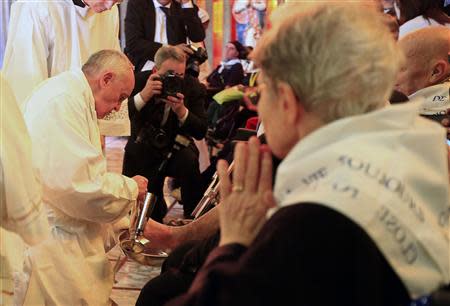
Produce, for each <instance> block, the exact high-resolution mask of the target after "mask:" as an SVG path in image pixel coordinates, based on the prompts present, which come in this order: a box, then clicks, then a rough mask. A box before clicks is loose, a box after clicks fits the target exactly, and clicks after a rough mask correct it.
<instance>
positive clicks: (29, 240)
mask: <svg viewBox="0 0 450 306" xmlns="http://www.w3.org/2000/svg"><path fill="white" fill-rule="evenodd" d="M0 88H1V90H0V108H1V110H2V111H1V112H0V126H1V129H0V139H1V142H0V212H1V215H0V217H1V219H0V220H1V221H0V237H1V239H0V243H1V246H0V255H1V256H0V271H1V275H0V288H1V289H2V292H1V295H0V304H1V305H12V304H13V301H14V300H15V301H16V302H18V300H19V299H20V298H19V296H18V295H20V294H21V293H22V294H23V291H26V290H27V288H17V287H15V286H14V284H17V283H18V278H19V279H20V278H21V275H20V273H21V272H20V271H22V266H23V264H24V254H23V252H24V250H25V245H24V243H25V244H27V245H28V246H33V245H36V244H38V243H40V242H42V241H44V240H46V239H47V238H48V237H49V236H50V226H49V224H48V221H47V214H46V212H45V209H44V205H43V203H42V197H41V186H40V183H39V180H38V177H37V173H36V172H35V171H34V168H33V165H32V157H31V152H32V149H31V141H30V137H29V136H28V131H27V128H26V126H25V122H24V120H23V117H22V113H21V112H20V110H19V107H18V105H17V103H16V100H15V98H14V94H13V92H12V91H11V89H10V88H9V85H8V84H7V82H6V81H5V79H4V78H3V76H2V74H0ZM20 291H22V292H20ZM28 302H30V305H31V304H33V305H38V304H39V302H40V301H36V300H30V301H28ZM19 304H20V303H19Z"/></svg>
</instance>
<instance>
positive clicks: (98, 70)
mask: <svg viewBox="0 0 450 306" xmlns="http://www.w3.org/2000/svg"><path fill="white" fill-rule="evenodd" d="M81 69H82V70H83V73H84V75H85V76H86V78H87V80H88V82H89V85H90V87H91V89H92V94H93V96H94V100H95V111H96V112H97V118H99V119H101V118H104V117H105V116H106V115H107V114H108V113H110V112H111V111H113V110H115V111H118V110H119V109H120V105H121V103H122V101H123V100H125V99H126V98H128V97H129V96H130V94H131V92H132V91H133V88H134V74H133V65H132V64H131V62H130V61H129V60H128V58H127V57H126V56H125V54H123V53H122V52H119V51H115V50H102V51H99V52H97V53H94V54H93V55H91V57H90V58H89V59H88V61H87V62H86V63H85V64H84V65H83V67H82V68H81Z"/></svg>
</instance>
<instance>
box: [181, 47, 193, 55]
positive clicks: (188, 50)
mask: <svg viewBox="0 0 450 306" xmlns="http://www.w3.org/2000/svg"><path fill="white" fill-rule="evenodd" d="M183 50H184V52H186V53H187V54H194V51H192V50H191V48H188V47H185V46H183Z"/></svg>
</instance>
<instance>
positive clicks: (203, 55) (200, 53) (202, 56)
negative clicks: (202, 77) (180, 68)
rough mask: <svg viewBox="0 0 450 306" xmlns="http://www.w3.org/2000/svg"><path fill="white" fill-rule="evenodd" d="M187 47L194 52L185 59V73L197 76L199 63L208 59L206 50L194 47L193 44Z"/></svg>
mask: <svg viewBox="0 0 450 306" xmlns="http://www.w3.org/2000/svg"><path fill="white" fill-rule="evenodd" d="M188 47H189V48H190V49H191V50H192V51H193V52H194V53H193V54H191V55H189V57H188V59H187V62H186V74H189V75H191V76H193V77H194V78H198V75H199V74H200V65H201V64H203V63H204V62H205V61H206V60H207V59H208V52H206V50H205V49H204V48H202V47H195V46H193V45H188Z"/></svg>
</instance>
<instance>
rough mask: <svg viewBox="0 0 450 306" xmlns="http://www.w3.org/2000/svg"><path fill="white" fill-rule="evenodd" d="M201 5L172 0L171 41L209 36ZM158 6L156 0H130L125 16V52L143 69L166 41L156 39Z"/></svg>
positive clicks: (138, 69)
mask: <svg viewBox="0 0 450 306" xmlns="http://www.w3.org/2000/svg"><path fill="white" fill-rule="evenodd" d="M197 12H198V8H197V7H196V6H194V8H181V4H180V3H178V2H176V1H172V4H171V6H170V15H169V16H167V25H166V29H167V41H168V43H169V45H178V44H181V43H186V40H187V38H189V40H191V41H193V42H200V41H203V40H204V39H205V31H204V29H203V26H202V23H201V20H200V18H198V15H197ZM155 17H156V14H155V6H154V4H153V1H152V0H130V1H129V2H128V5H127V14H126V16H125V38H126V47H125V53H126V54H127V56H128V57H129V58H130V60H131V61H132V62H133V64H134V65H135V66H136V71H140V70H141V69H142V67H143V66H144V64H145V63H146V62H147V60H151V61H153V59H154V57H155V53H156V51H158V49H159V48H160V47H161V46H162V44H160V43H157V42H154V41H153V40H154V37H155V22H156V21H155V20H156V18H155Z"/></svg>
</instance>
